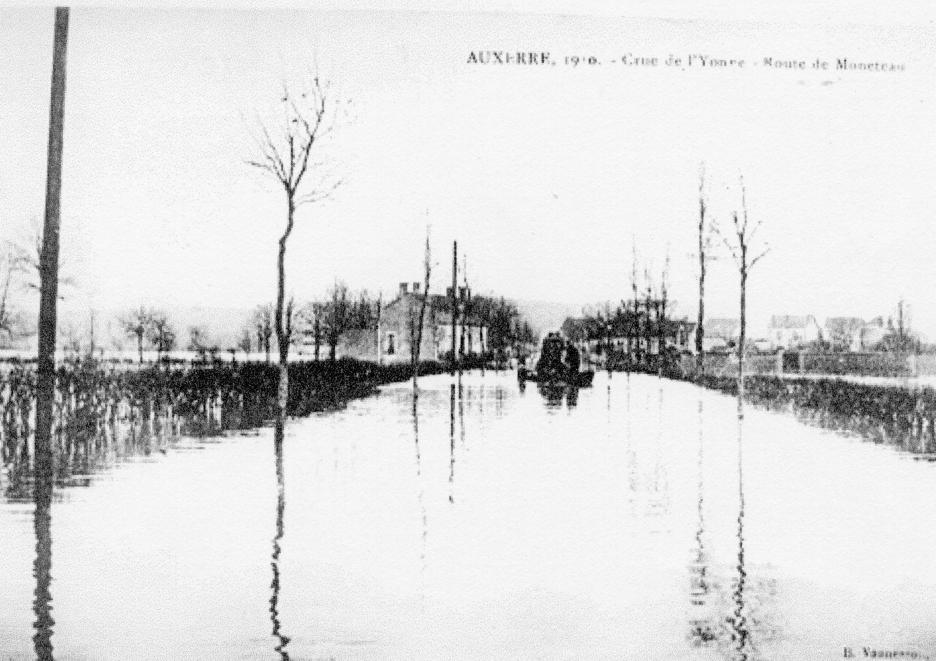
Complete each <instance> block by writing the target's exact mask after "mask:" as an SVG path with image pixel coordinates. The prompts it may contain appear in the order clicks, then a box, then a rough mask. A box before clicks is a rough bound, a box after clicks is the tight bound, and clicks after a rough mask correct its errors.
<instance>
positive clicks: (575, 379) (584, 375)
mask: <svg viewBox="0 0 936 661" xmlns="http://www.w3.org/2000/svg"><path fill="white" fill-rule="evenodd" d="M594 378H595V373H594V372H590V371H589V372H576V373H575V374H569V373H568V372H567V373H565V374H562V373H560V372H555V373H549V374H542V375H540V374H537V373H536V372H534V371H533V370H529V369H527V368H525V367H521V368H520V369H518V370H517V380H518V381H520V382H521V383H525V382H526V381H532V382H534V383H542V384H544V385H550V386H569V387H572V388H590V387H591V384H592V380H593V379H594Z"/></svg>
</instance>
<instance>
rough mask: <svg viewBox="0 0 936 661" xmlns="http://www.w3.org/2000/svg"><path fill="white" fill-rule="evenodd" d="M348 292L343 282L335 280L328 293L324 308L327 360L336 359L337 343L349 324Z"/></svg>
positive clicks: (349, 306)
mask: <svg viewBox="0 0 936 661" xmlns="http://www.w3.org/2000/svg"><path fill="white" fill-rule="evenodd" d="M348 292H349V290H348V285H347V284H345V283H344V282H343V281H340V280H336V281H335V284H334V285H332V288H331V289H330V290H329V292H328V302H327V303H325V306H324V312H325V315H324V323H325V332H326V336H327V339H328V359H329V360H335V359H336V358H337V355H338V342H339V341H340V340H341V336H342V334H343V333H344V332H345V331H346V330H347V329H348V324H349V322H350V317H351V303H350V301H349V299H348ZM313 330H314V329H313Z"/></svg>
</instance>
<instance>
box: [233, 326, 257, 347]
mask: <svg viewBox="0 0 936 661" xmlns="http://www.w3.org/2000/svg"><path fill="white" fill-rule="evenodd" d="M251 330H253V329H252V328H251V327H250V326H246V325H245V326H244V327H243V328H241V332H240V336H239V337H238V338H237V345H236V346H237V348H238V349H240V350H241V351H243V352H244V353H250V349H251V347H253V340H251V339H250V331H251Z"/></svg>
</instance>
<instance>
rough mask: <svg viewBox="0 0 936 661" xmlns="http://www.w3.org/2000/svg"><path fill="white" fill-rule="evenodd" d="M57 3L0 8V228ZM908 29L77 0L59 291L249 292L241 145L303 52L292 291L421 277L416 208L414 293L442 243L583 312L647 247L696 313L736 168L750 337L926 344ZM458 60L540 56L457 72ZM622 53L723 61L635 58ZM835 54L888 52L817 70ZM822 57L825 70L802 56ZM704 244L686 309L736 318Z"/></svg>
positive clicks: (256, 279) (927, 157) (261, 289)
mask: <svg viewBox="0 0 936 661" xmlns="http://www.w3.org/2000/svg"><path fill="white" fill-rule="evenodd" d="M52 22H53V11H52V9H51V8H48V7H26V8H6V7H4V8H0V49H2V52H3V58H0V89H2V90H4V93H3V95H2V96H0V157H2V160H0V237H2V238H7V239H20V240H21V239H22V237H23V236H25V235H26V234H28V226H29V223H30V219H31V218H37V217H38V218H41V216H42V214H43V209H44V189H45V158H46V151H45V150H46V141H47V130H48V97H49V79H50V72H51V52H52V45H51V44H52ZM933 36H934V30H933V28H932V24H931V23H929V24H923V25H922V26H920V27H913V26H904V27H900V26H893V25H891V26H878V27H875V26H860V25H849V24H843V23H837V24H834V25H832V24H828V23H818V24H816V23H814V24H805V23H796V22H795V21H794V22H790V21H789V20H786V21H774V22H737V21H730V20H726V19H724V18H720V19H718V20H705V19H704V18H698V17H696V18H694V19H693V20H679V19H676V18H672V17H671V18H666V19H639V18H616V17H611V16H598V17H586V16H562V15H549V14H535V15H534V14H516V13H514V14H512V13H509V12H508V13H497V14H494V13H481V12H475V13H470V14H468V13H457V12H456V13H438V12H432V13H431V12H418V11H396V12H376V11H308V10H297V9H278V10H272V9H268V10H234V11H224V10H220V9H201V10H199V9H184V8H175V9H158V8H149V9H133V10H131V9H118V8H82V7H78V8H74V9H73V10H72V12H71V23H70V28H69V43H68V69H67V76H68V79H67V95H66V101H65V141H64V144H65V148H64V149H65V156H64V166H63V198H62V227H63V229H62V232H63V242H62V256H63V262H64V263H65V265H66V267H65V268H66V272H67V273H68V274H69V275H70V276H71V277H72V279H73V280H74V282H75V285H74V286H73V287H70V288H69V289H68V291H67V292H66V296H67V300H66V305H67V306H71V307H73V308H77V309H86V308H89V307H95V308H98V309H124V308H130V307H133V306H135V305H139V304H141V303H142V304H149V305H161V306H170V305H179V306H207V307H225V308H231V307H243V308H249V307H252V306H253V305H255V304H257V303H260V302H267V301H271V300H272V299H273V297H274V295H275V284H276V279H275V266H276V242H277V238H278V236H279V234H280V233H281V232H282V231H283V226H284V223H285V198H284V194H283V192H282V190H281V189H280V188H278V186H277V184H276V183H275V182H274V181H273V180H272V179H269V178H265V176H264V174H263V173H262V172H260V171H258V170H256V169H254V168H251V167H249V166H248V165H247V164H246V161H247V160H250V159H251V158H254V157H255V156H256V147H255V144H254V142H253V140H252V135H255V134H256V131H257V127H258V125H259V123H262V122H266V123H269V122H272V121H274V119H275V118H277V117H278V115H277V112H276V110H277V102H278V101H279V98H280V96H281V91H282V86H283V85H284V84H286V85H288V86H290V87H292V88H294V89H298V88H299V87H301V86H302V84H303V83H305V82H306V81H308V80H309V79H310V77H311V76H312V75H314V74H315V73H316V72H317V74H318V76H319V77H320V78H321V79H323V80H327V81H329V83H330V85H331V88H330V89H331V92H332V93H333V96H332V98H334V99H337V100H339V101H340V110H341V112H339V113H338V120H337V121H336V123H335V126H334V130H333V131H332V133H331V134H330V137H329V139H328V141H327V142H325V143H324V144H323V145H322V151H321V152H320V153H319V154H317V156H318V157H319V161H321V162H322V163H323V164H324V171H325V172H327V173H328V174H329V175H332V176H337V177H338V178H340V179H341V180H342V185H341V186H340V187H339V188H338V189H337V190H336V191H335V192H334V194H333V195H332V196H331V198H330V199H329V200H327V201H325V202H323V203H320V204H316V205H310V206H305V207H301V209H300V211H299V213H298V216H297V225H296V229H295V231H294V233H293V235H292V237H291V239H290V243H289V247H288V253H287V288H288V290H289V291H290V292H291V293H292V294H294V295H295V296H296V298H297V300H299V301H303V300H308V299H311V298H315V297H321V296H323V295H324V293H325V291H326V290H327V289H328V287H329V286H330V285H331V284H332V283H333V282H334V280H335V279H336V278H339V279H342V280H344V281H345V282H347V284H348V285H349V286H350V287H352V288H353V289H360V288H366V289H368V290H369V291H371V292H378V291H381V292H383V294H384V296H391V295H392V294H393V293H394V292H395V290H396V287H397V284H398V283H399V282H401V281H415V280H420V279H421V268H422V250H423V241H424V238H425V233H426V229H427V226H428V227H429V230H430V235H431V244H432V249H433V260H434V270H433V276H432V277H433V283H432V288H433V289H434V290H435V291H441V290H442V289H443V288H444V287H445V286H446V285H447V284H448V283H449V282H450V281H451V264H450V259H451V250H452V248H451V246H452V241H453V240H457V241H458V242H459V248H460V251H461V252H462V253H463V254H464V256H465V258H466V260H467V269H468V272H467V275H468V278H469V280H470V282H471V284H472V286H473V289H474V290H475V291H480V292H494V293H497V294H502V295H505V296H507V297H513V298H521V299H536V300H551V301H560V302H566V303H574V304H581V305H586V304H596V303H599V302H603V301H606V300H610V301H617V300H620V299H621V298H622V297H624V296H627V295H628V294H629V291H630V287H631V284H630V282H631V272H632V264H633V260H632V255H633V253H634V251H636V254H637V259H638V276H639V278H638V279H639V281H640V284H641V286H643V282H644V277H643V272H644V269H645V268H647V269H649V271H650V273H651V275H652V277H653V278H654V280H655V281H656V282H659V279H660V276H661V273H662V271H663V270H664V267H665V264H666V262H667V256H668V259H669V277H668V279H669V289H670V292H671V296H672V297H673V299H674V300H675V301H676V305H677V310H678V312H679V313H681V314H684V315H687V316H690V317H694V315H695V311H696V288H697V283H696V270H697V266H696V264H697V258H696V257H695V251H696V242H697V236H696V223H697V218H698V205H699V181H700V170H701V169H702V168H703V164H704V172H705V187H704V194H705V197H706V201H707V206H708V209H709V214H710V216H711V218H712V219H713V220H714V221H715V222H716V223H718V225H719V226H720V227H721V228H722V230H723V231H727V230H729V229H730V226H731V217H732V213H733V212H734V211H736V210H740V205H741V195H740V190H739V188H740V186H739V178H740V177H741V176H743V179H744V184H745V189H746V201H747V208H748V213H749V218H750V222H751V224H752V225H753V224H755V223H758V222H759V223H761V224H762V225H761V228H760V229H759V230H758V235H757V238H758V243H759V244H760V243H761V242H764V243H763V245H764V246H769V253H768V254H767V255H766V256H765V257H764V259H763V260H761V261H760V262H759V263H758V264H757V266H756V268H755V269H754V271H753V272H752V274H751V276H750V280H749V289H748V301H749V313H750V317H751V319H752V324H753V325H754V326H755V327H757V326H758V325H760V326H763V325H765V323H766V320H767V319H768V318H769V316H770V315H771V314H813V315H815V316H817V317H818V318H819V319H820V320H822V319H824V318H825V317H827V316H838V315H842V316H844V315H848V316H861V317H864V318H871V317H873V316H877V315H884V316H885V317H886V316H888V315H895V314H896V308H897V302H898V300H900V299H901V298H903V299H905V300H906V301H907V305H908V308H909V310H910V314H911V318H912V324H913V325H914V327H916V328H917V329H918V330H920V331H922V332H923V333H925V334H926V335H927V336H929V337H931V338H936V299H933V298H932V297H930V296H929V295H928V294H929V291H930V289H931V287H932V283H934V282H936V260H933V259H932V257H931V256H932V255H934V254H936V233H934V232H933V231H932V230H931V229H930V228H931V226H932V224H933V220H934V213H936V212H934V210H936V186H934V185H933V181H934V174H936V137H934V131H933V128H932V127H933V119H934V118H936V112H934V110H936V89H934V87H933V85H932V81H933V80H936V47H934V43H936V41H934V39H933ZM479 50H485V51H487V50H506V51H514V52H516V51H518V50H522V51H529V50H535V51H548V52H550V53H551V58H552V60H553V61H556V62H557V64H556V66H529V65H528V66H520V65H501V66H498V65H479V64H470V63H468V59H469V54H470V53H471V52H472V51H479ZM627 54H630V55H632V56H647V57H652V56H656V57H658V58H660V59H661V60H665V59H666V58H667V57H668V56H669V55H670V54H673V55H675V56H679V57H682V58H683V60H685V59H686V58H687V56H688V55H690V54H696V55H710V56H713V57H718V58H726V59H731V58H735V59H739V58H740V59H744V60H745V61H746V66H745V68H743V69H737V68H725V67H722V68H711V67H700V66H693V67H688V68H686V67H665V66H662V64H661V65H659V66H657V67H635V66H627V65H624V64H622V63H621V62H620V60H621V58H622V57H623V56H625V55H627ZM573 56H578V57H580V58H582V59H585V58H587V57H589V56H594V57H595V58H596V59H597V60H599V61H600V64H596V65H585V64H580V65H579V66H575V67H573V66H570V65H566V64H565V58H566V57H573ZM765 57H771V58H774V59H779V60H797V61H798V60H804V61H806V62H807V69H806V70H790V69H783V68H781V69H775V68H769V67H765V66H764V64H763V59H764V58H765ZM843 57H845V58H848V59H849V60H852V61H859V62H870V61H875V62H877V61H880V62H888V63H896V64H900V65H903V67H904V70H902V71H898V72H871V71H835V70H834V67H835V61H836V59H837V58H843ZM817 58H820V59H823V60H827V61H829V62H830V66H831V67H832V70H826V71H821V70H814V69H812V68H809V66H808V65H810V64H811V63H812V62H813V61H814V60H816V59H817ZM614 60H616V61H614ZM755 63H757V65H756V66H755ZM319 161H317V162H319ZM317 175H318V170H315V171H313V173H312V175H311V176H312V178H311V179H310V183H315V179H314V177H315V176H317ZM759 247H761V246H759ZM714 248H715V250H714V251H713V257H714V260H713V261H712V262H711V264H710V278H709V281H708V285H707V292H708V294H707V299H706V306H707V310H708V312H709V314H710V315H713V316H737V298H738V284H737V271H736V269H735V268H734V265H733V263H732V261H731V258H730V256H729V255H728V253H727V251H726V250H725V249H724V246H721V244H720V241H719V240H718V239H717V238H716V239H715V242H714ZM463 262H464V259H463ZM30 305H31V303H30Z"/></svg>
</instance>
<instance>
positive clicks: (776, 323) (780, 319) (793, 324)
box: [770, 314, 816, 330]
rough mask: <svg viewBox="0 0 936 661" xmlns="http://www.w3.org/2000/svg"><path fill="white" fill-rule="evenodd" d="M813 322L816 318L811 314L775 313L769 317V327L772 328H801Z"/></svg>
mask: <svg viewBox="0 0 936 661" xmlns="http://www.w3.org/2000/svg"><path fill="white" fill-rule="evenodd" d="M814 323H816V319H815V317H813V316H812V315H811V314H806V315H795V314H775V315H773V316H772V317H771V318H770V328H771V329H774V330H776V329H780V328H791V329H792V328H798V329H802V328H806V327H807V326H809V325H810V324H814Z"/></svg>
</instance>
